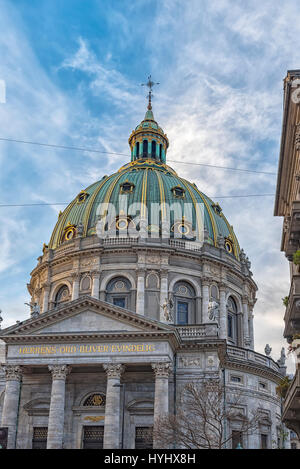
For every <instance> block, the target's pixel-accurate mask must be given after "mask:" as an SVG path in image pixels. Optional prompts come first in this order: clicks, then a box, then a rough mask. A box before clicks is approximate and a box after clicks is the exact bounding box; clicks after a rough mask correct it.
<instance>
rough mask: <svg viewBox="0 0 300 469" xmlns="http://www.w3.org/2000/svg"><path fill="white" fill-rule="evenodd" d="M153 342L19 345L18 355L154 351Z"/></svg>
mask: <svg viewBox="0 0 300 469" xmlns="http://www.w3.org/2000/svg"><path fill="white" fill-rule="evenodd" d="M154 351H155V345H153V344H88V345H82V344H76V345H51V346H48V345H35V346H21V347H18V355H64V354H68V355H69V354H76V355H80V354H89V353H100V354H102V353H127V352H154Z"/></svg>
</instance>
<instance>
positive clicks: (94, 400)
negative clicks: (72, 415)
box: [83, 392, 106, 407]
mask: <svg viewBox="0 0 300 469" xmlns="http://www.w3.org/2000/svg"><path fill="white" fill-rule="evenodd" d="M105 401H106V396H105V394H102V393H100V392H97V393H94V394H90V395H89V396H88V397H87V398H86V399H85V401H84V403H83V405H84V407H86V406H88V407H90V406H92V407H104V406H105Z"/></svg>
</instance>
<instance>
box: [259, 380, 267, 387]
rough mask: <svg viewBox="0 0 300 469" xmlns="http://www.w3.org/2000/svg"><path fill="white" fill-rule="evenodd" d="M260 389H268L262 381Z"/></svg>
mask: <svg viewBox="0 0 300 469" xmlns="http://www.w3.org/2000/svg"><path fill="white" fill-rule="evenodd" d="M259 387H260V389H267V385H266V383H263V382H261V381H260V382H259Z"/></svg>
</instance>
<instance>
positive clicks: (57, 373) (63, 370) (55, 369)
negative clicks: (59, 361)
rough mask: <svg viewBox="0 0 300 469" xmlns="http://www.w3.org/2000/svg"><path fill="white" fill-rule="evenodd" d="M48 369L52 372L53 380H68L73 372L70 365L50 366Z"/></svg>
mask: <svg viewBox="0 0 300 469" xmlns="http://www.w3.org/2000/svg"><path fill="white" fill-rule="evenodd" d="M48 369H49V371H51V374H52V379H66V377H67V375H68V374H69V373H70V372H71V367H70V366H69V365H48Z"/></svg>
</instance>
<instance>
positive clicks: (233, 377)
mask: <svg viewBox="0 0 300 469" xmlns="http://www.w3.org/2000/svg"><path fill="white" fill-rule="evenodd" d="M230 381H232V382H233V383H241V382H242V378H241V377H240V376H231V377H230Z"/></svg>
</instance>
